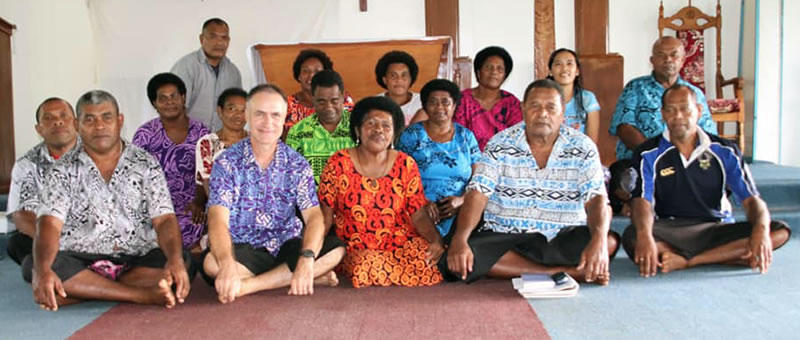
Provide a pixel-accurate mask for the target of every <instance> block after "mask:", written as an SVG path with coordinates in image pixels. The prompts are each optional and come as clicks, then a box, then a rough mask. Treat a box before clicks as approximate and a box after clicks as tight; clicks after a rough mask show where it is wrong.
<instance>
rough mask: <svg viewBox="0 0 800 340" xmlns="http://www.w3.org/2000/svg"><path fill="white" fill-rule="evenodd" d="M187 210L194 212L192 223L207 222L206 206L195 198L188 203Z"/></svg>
mask: <svg viewBox="0 0 800 340" xmlns="http://www.w3.org/2000/svg"><path fill="white" fill-rule="evenodd" d="M185 212H187V213H190V214H192V223H194V224H206V208H205V207H204V206H202V205H200V203H198V202H196V201H195V200H192V201H191V202H189V204H188V205H186V211H185Z"/></svg>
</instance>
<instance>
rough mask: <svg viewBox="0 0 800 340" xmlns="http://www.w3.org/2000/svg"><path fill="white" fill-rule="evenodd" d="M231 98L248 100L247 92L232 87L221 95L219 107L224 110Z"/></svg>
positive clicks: (218, 100) (218, 102)
mask: <svg viewBox="0 0 800 340" xmlns="http://www.w3.org/2000/svg"><path fill="white" fill-rule="evenodd" d="M230 97H242V98H244V99H245V100H247V91H245V90H243V89H241V88H238V87H231V88H228V89H226V90H225V91H222V93H220V94H219V98H217V107H219V108H224V107H225V102H226V101H228V98H230Z"/></svg>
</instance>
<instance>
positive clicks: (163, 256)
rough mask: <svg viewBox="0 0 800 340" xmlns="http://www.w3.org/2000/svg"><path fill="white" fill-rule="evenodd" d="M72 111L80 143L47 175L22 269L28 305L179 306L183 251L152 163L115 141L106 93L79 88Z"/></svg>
mask: <svg viewBox="0 0 800 340" xmlns="http://www.w3.org/2000/svg"><path fill="white" fill-rule="evenodd" d="M75 108H76V111H77V113H78V133H79V134H80V136H81V140H82V143H83V145H82V147H81V149H80V150H79V151H78V152H77V154H76V155H75V156H74V157H72V158H71V159H65V160H63V161H61V162H57V163H56V164H55V165H54V166H53V167H52V168H51V169H50V172H49V173H48V175H47V178H46V180H45V182H44V186H43V187H44V192H43V193H42V194H41V197H42V203H41V205H40V206H39V210H38V223H39V224H38V226H37V228H36V237H35V238H34V246H33V256H30V255H29V256H27V257H26V258H25V260H24V261H23V263H22V273H23V277H24V278H25V280H26V281H29V282H31V281H32V283H33V298H34V301H36V303H38V304H39V305H40V306H41V307H42V308H44V309H47V310H52V311H55V310H57V309H58V306H60V305H65V304H70V303H76V302H80V301H82V300H111V301H125V302H133V303H142V304H156V305H164V306H166V307H167V308H170V307H173V306H175V303H176V302H181V303H182V302H183V300H184V298H186V295H187V294H188V293H189V276H188V274H187V272H186V262H184V261H185V260H184V259H185V256H187V255H188V254H185V253H184V252H182V250H181V234H180V229H179V228H178V220H177V218H175V213H174V212H173V209H172V202H171V201H170V196H169V190H168V189H167V182H166V180H165V179H164V173H163V172H162V171H161V166H159V164H158V161H156V160H155V159H154V158H153V157H152V156H150V154H148V153H147V152H146V151H144V150H142V149H140V148H139V147H137V146H135V145H133V144H130V143H129V142H127V141H123V140H122V139H121V138H120V130H121V129H122V122H123V116H122V114H121V113H119V106H118V105H117V101H116V99H114V97H113V96H111V94H109V93H108V92H104V91H99V90H95V91H90V92H87V93H86V94H84V95H83V96H81V97H80V98H79V99H78V103H77V104H76V106H75ZM173 285H175V289H176V291H175V292H174V293H173V290H172V289H173V288H172V286H173Z"/></svg>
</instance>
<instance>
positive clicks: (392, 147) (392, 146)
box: [389, 141, 394, 149]
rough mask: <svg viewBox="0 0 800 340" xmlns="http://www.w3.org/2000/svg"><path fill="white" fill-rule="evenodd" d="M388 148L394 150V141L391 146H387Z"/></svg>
mask: <svg viewBox="0 0 800 340" xmlns="http://www.w3.org/2000/svg"><path fill="white" fill-rule="evenodd" d="M389 148H390V149H394V141H392V144H390V145H389Z"/></svg>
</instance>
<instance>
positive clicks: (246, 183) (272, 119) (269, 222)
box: [203, 84, 344, 303]
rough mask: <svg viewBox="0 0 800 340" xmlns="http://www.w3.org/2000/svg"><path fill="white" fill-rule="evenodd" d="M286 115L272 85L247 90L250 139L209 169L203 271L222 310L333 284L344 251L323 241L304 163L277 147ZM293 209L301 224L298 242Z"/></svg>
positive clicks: (282, 98)
mask: <svg viewBox="0 0 800 340" xmlns="http://www.w3.org/2000/svg"><path fill="white" fill-rule="evenodd" d="M286 108H287V103H286V96H285V95H284V94H283V92H281V90H280V89H279V88H278V87H276V86H275V85H271V84H266V85H259V86H256V87H255V88H253V89H252V90H251V91H250V93H249V94H248V96H247V104H246V106H245V114H246V117H247V122H248V124H250V136H249V137H248V138H246V139H244V140H243V141H241V142H239V143H237V144H235V145H234V146H231V147H230V148H229V149H228V150H226V151H225V152H223V153H222V154H221V155H220V156H219V157H218V158H217V160H216V161H215V162H214V167H213V168H212V170H211V195H210V197H209V201H208V206H209V208H208V235H209V240H210V243H211V244H210V253H208V254H207V255H206V257H205V260H204V261H203V269H204V271H205V275H206V279H207V280H209V281H211V280H212V279H213V280H214V281H213V282H214V286H215V288H216V290H217V294H218V295H219V300H220V302H222V303H230V302H233V301H234V299H235V298H237V297H239V296H242V295H246V294H251V293H255V292H258V291H262V290H266V289H273V288H279V287H285V286H289V285H291V288H290V289H289V294H293V295H294V294H296V295H305V294H313V293H314V284H315V283H317V284H328V285H332V286H333V285H336V284H338V283H339V281H338V279H337V278H336V274H335V273H334V272H333V271H332V269H333V267H335V266H336V265H337V264H338V263H339V262H340V261H341V260H342V257H343V256H344V244H343V243H342V241H340V240H339V239H337V238H335V237H327V238H326V237H325V236H324V234H325V226H324V223H323V216H322V210H320V207H319V200H318V198H317V192H316V191H317V190H316V185H315V184H314V176H313V173H312V171H311V167H310V166H309V165H308V161H306V160H305V158H303V156H301V155H300V154H299V153H297V152H296V151H294V150H292V149H291V148H289V147H288V146H286V144H284V143H283V142H281V141H280V137H281V134H282V132H283V124H284V122H285V121H286ZM295 209H299V210H300V213H301V214H302V217H303V220H304V221H305V235H304V236H305V237H304V238H303V239H302V240H301V239H300V238H299V236H300V232H301V231H302V230H303V222H302V221H301V220H300V218H298V217H297V215H296V213H295ZM315 279H316V280H317V281H314V280H315Z"/></svg>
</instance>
